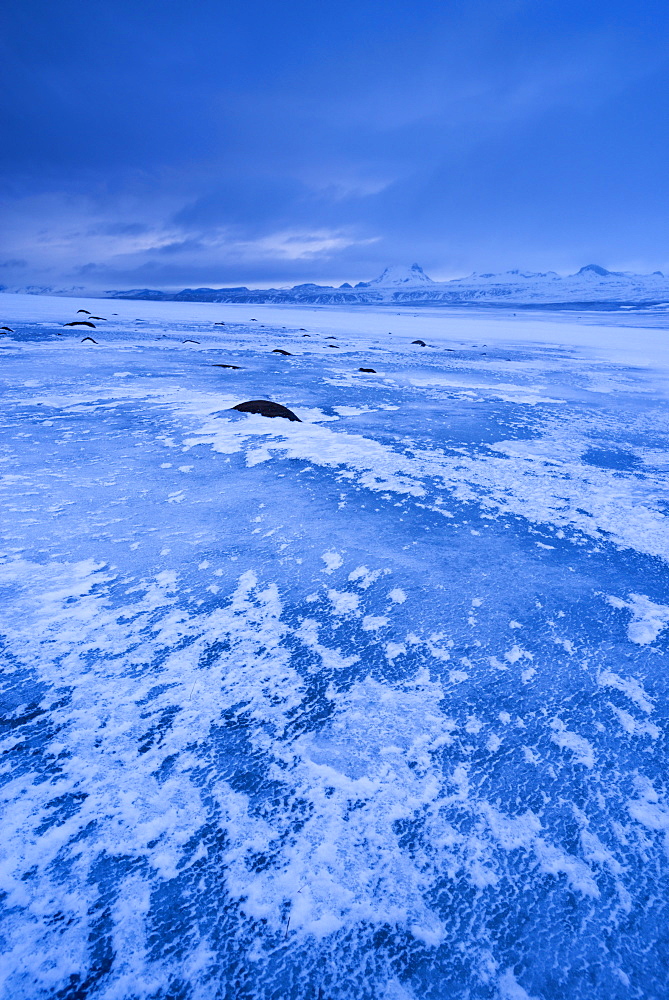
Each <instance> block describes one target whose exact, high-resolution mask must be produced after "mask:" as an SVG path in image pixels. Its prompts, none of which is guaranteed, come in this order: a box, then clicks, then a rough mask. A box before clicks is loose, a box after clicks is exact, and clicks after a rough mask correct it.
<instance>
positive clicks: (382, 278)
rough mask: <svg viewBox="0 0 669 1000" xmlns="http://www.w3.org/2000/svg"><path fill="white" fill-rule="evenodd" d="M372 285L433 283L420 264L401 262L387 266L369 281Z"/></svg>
mask: <svg viewBox="0 0 669 1000" xmlns="http://www.w3.org/2000/svg"><path fill="white" fill-rule="evenodd" d="M369 284H370V285H383V286H384V287H387V286H388V285H432V284H434V282H433V281H432V278H428V276H427V274H426V273H425V271H424V270H423V268H422V267H421V266H420V264H412V265H411V267H403V266H401V265H399V264H396V265H394V266H393V267H387V268H386V269H385V271H384V272H383V274H380V275H379V277H378V278H374V280H373V281H370V282H369Z"/></svg>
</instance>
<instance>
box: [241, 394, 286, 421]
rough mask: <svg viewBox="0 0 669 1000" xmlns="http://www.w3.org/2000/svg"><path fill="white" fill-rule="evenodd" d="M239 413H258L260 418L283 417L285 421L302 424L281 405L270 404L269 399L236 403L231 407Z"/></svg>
mask: <svg viewBox="0 0 669 1000" xmlns="http://www.w3.org/2000/svg"><path fill="white" fill-rule="evenodd" d="M232 409H233V410H239V412H240V413H259V414H260V416H261V417H284V418H285V419H286V420H296V421H297V422H298V423H302V421H301V420H300V418H299V417H298V416H296V414H294V413H293V411H292V410H289V409H288V407H287V406H282V405H281V403H272V402H271V400H269V399H249V400H248V402H246V403H237V406H233V407H232Z"/></svg>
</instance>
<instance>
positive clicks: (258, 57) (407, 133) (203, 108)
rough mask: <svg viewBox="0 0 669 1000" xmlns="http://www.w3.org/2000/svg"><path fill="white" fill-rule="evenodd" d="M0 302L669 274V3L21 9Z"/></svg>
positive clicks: (121, 1) (5, 47)
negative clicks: (24, 292)
mask: <svg viewBox="0 0 669 1000" xmlns="http://www.w3.org/2000/svg"><path fill="white" fill-rule="evenodd" d="M2 18H3V20H2V24H1V26H0V34H1V45H2V51H1V59H0V74H2V77H3V79H2V86H1V88H0V95H1V96H0V100H1V101H2V136H3V141H2V143H1V144H0V199H1V205H0V208H1V210H2V226H1V230H0V240H1V244H0V284H3V285H6V286H14V285H26V284H35V283H37V284H52V285H54V284H55V285H59V286H70V285H83V286H86V287H90V288H107V289H108V288H129V287H147V286H148V287H152V288H182V287H184V286H197V285H225V284H233V285H234V284H248V285H255V286H258V285H268V284H279V285H285V284H293V283H296V282H300V281H319V282H320V281H323V282H336V283H339V282H341V281H345V280H351V281H357V280H367V279H369V278H372V277H374V276H375V275H376V274H377V273H378V272H379V271H380V270H382V268H383V267H385V266H386V265H387V264H403V263H411V262H413V261H414V260H416V261H418V262H419V263H420V264H422V265H423V267H424V268H425V269H426V271H427V272H428V273H429V274H431V275H432V277H437V278H447V277H453V276H457V275H462V274H467V273H470V272H471V271H475V270H477V271H489V270H504V269H508V268H513V267H521V268H528V269H532V270H547V269H554V270H557V271H563V272H570V271H574V270H576V269H577V268H578V267H580V266H581V265H582V264H586V263H591V262H596V263H601V264H603V265H605V266H607V267H610V268H614V269H630V270H640V271H649V270H655V269H657V268H661V269H666V270H668V271H669V227H668V225H667V223H668V221H669V185H668V183H667V173H668V154H669V137H668V130H669V114H668V111H667V109H668V107H669V4H667V3H666V0H663V2H644V0H637V2H636V3H632V2H630V0H624V2H623V0H608V2H602V0H590V2H589V0H578V2H574V0H329V2H328V0H308V2H307V0H281V2H278V0H265V2H262V0H189V2H185V0H20V2H16V3H13V4H7V5H6V7H5V12H4V14H3V15H2Z"/></svg>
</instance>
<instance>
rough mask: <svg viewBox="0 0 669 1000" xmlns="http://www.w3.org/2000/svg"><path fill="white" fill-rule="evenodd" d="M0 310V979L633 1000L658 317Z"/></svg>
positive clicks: (656, 866)
mask: <svg viewBox="0 0 669 1000" xmlns="http://www.w3.org/2000/svg"><path fill="white" fill-rule="evenodd" d="M0 307H1V308H2V310H3V311H2V315H1V316H0V324H6V325H8V326H10V327H12V328H13V330H14V331H15V332H14V333H10V334H7V335H6V336H3V337H2V339H1V341H0V364H1V365H2V377H3V381H4V393H3V406H2V418H1V419H2V461H3V465H2V469H1V472H2V478H1V482H2V510H3V518H2V532H1V534H2V563H1V565H0V579H1V582H2V598H1V601H2V603H1V607H2V613H1V615H0V618H1V620H2V634H3V645H4V668H3V675H2V677H3V696H4V698H3V700H4V703H5V735H4V738H3V781H4V786H3V804H2V838H1V839H0V888H1V889H2V891H3V893H4V894H5V895H4V901H3V903H2V907H3V930H2V933H3V935H4V938H3V948H2V952H3V957H2V959H0V969H1V973H2V980H1V981H2V986H1V987H0V993H1V995H2V996H3V997H8V998H9V997H11V998H12V1000H20V998H26V1000H27V998H29V1000H38V998H47V997H48V998H56V997H58V998H63V1000H75V998H77V1000H79V998H81V1000H83V998H88V997H95V998H103V1000H112V998H113V1000H131V998H132V1000H134V998H142V1000H149V998H151V1000H177V998H178V1000H182V998H183V1000H213V998H225V1000H233V998H235V1000H237V998H240V1000H428V998H430V1000H446V998H448V1000H459V998H463V1000H464V998H467V1000H492V998H495V1000H497V998H500V1000H528V998H534V1000H558V998H560V1000H561V998H570V1000H617V998H643V1000H655V998H657V1000H660V998H662V1000H664V998H666V995H667V988H668V982H669V941H668V936H667V927H668V926H669V920H668V917H669V914H668V912H667V906H668V900H669V895H668V891H669V884H668V879H667V873H668V870H669V857H668V851H669V800H668V798H667V788H666V781H667V733H668V719H667V711H668V699H667V662H668V661H666V660H665V659H664V656H665V655H666V653H667V649H668V642H667V639H668V638H669V589H668V587H667V578H668V573H667V565H668V561H669V532H668V531H667V513H668V512H669V489H668V481H669V457H668V451H667V431H668V430H669V416H668V408H667V399H668V396H669V333H668V332H667V331H666V330H664V329H661V328H655V329H643V328H642V327H641V326H640V325H639V326H637V327H635V326H634V323H635V320H634V317H633V316H631V315H629V314H628V315H627V316H626V317H625V318H624V322H625V324H626V326H625V327H622V326H618V325H616V322H617V319H616V318H614V319H610V318H609V319H608V320H607V319H606V318H604V317H603V316H599V317H598V318H597V319H593V317H589V318H588V319H587V321H584V322H583V323H578V322H574V319H573V317H565V316H562V315H559V314H555V315H551V316H548V315H546V314H544V315H542V316H541V317H539V318H537V317H535V316H532V315H530V314H524V315H523V316H522V317H517V318H514V317H513V316H511V315H510V314H504V313H502V312H500V313H499V314H497V315H495V316H491V315H490V314H486V315H477V314H475V313H472V312H464V311H463V312H461V313H456V312H446V311H444V310H438V309H434V310H432V311H430V310H426V309H423V310H421V312H420V314H419V315H417V316H415V315H414V314H412V313H411V312H410V311H408V310H403V311H402V312H401V314H400V315H396V314H395V313H394V312H392V311H389V310H387V309H386V310H385V311H383V310H377V311H374V310H372V309H369V310H357V311H356V310H353V309H350V310H336V309H330V310H328V309H316V308H310V309H309V308H297V307H279V306H265V305H257V306H256V305H254V306H253V307H252V309H253V311H251V308H250V307H249V306H248V305H220V304H219V305H216V304H199V303H197V304H194V303H172V302H168V303H157V302H127V301H105V302H102V301H101V300H99V299H97V300H90V301H88V302H87V301H86V300H83V299H82V300H67V299H64V298H47V297H43V298H39V297H35V296H13V295H2V296H0ZM79 308H85V309H88V310H90V311H91V312H93V313H95V314H98V315H99V314H100V310H103V313H102V314H103V315H105V316H106V317H107V321H106V322H104V321H96V329H95V330H94V331H90V330H87V329H76V328H74V329H73V328H64V327H63V326H62V324H63V323H65V322H67V321H69V320H73V319H75V313H76V310H77V309H79ZM80 318H81V317H80ZM215 322H224V323H225V324H226V325H225V326H214V323H215ZM638 322H639V324H641V323H642V320H641V319H639V320H638ZM656 326H657V322H656ZM305 333H308V334H309V337H306V336H304V334H305ZM89 334H90V335H92V336H93V337H94V338H95V339H96V340H97V341H98V343H97V344H96V345H93V344H85V343H81V340H82V338H83V337H85V336H87V335H89ZM329 337H330V338H331V337H335V338H336V339H328V338H329ZM416 339H422V340H424V341H425V342H426V344H427V345H428V346H426V347H420V346H418V345H413V344H412V343H411V341H413V340H416ZM189 341H196V343H192V342H189ZM333 345H334V346H333ZM275 348H279V349H281V350H285V351H288V352H290V355H289V356H284V355H280V354H274V353H272V351H273V349H275ZM217 364H230V365H238V366H239V368H238V369H229V368H220V367H214V366H215V365H217ZM361 367H368V368H374V369H375V370H376V374H372V373H362V372H360V371H359V368H361ZM261 397H264V398H269V399H272V400H274V401H276V402H279V403H283V404H284V405H286V406H288V407H290V408H291V409H293V410H294V411H295V413H297V415H298V416H299V417H300V418H301V421H302V422H301V423H291V422H288V421H285V420H281V419H275V420H269V419H266V418H264V417H261V416H257V415H249V414H241V413H238V412H236V411H231V410H230V409H229V408H230V407H231V406H233V405H234V404H236V403H238V402H241V401H244V400H248V399H257V398H261Z"/></svg>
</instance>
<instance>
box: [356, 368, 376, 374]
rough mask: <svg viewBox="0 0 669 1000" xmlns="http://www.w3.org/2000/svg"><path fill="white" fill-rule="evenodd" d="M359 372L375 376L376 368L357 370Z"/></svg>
mask: <svg viewBox="0 0 669 1000" xmlns="http://www.w3.org/2000/svg"><path fill="white" fill-rule="evenodd" d="M358 371H359V372H371V373H372V375H376V368H358Z"/></svg>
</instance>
